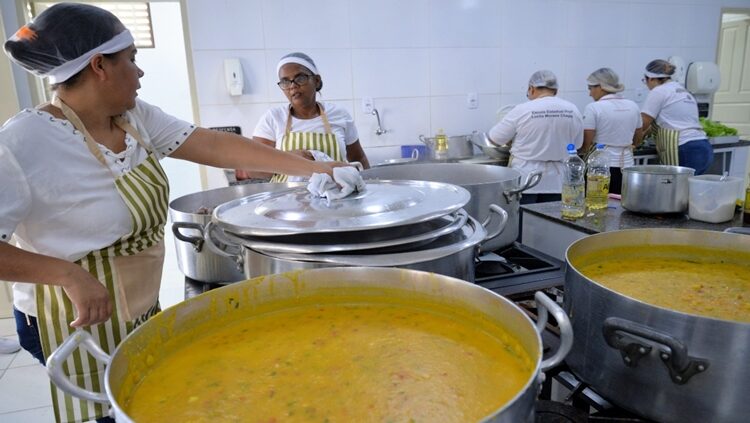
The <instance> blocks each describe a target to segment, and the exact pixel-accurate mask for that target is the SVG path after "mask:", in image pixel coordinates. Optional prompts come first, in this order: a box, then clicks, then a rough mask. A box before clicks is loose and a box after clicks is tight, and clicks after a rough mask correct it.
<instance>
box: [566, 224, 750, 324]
mask: <svg viewBox="0 0 750 423" xmlns="http://www.w3.org/2000/svg"><path fill="white" fill-rule="evenodd" d="M639 232H641V233H648V232H656V233H657V234H659V235H662V234H663V236H659V235H657V236H654V237H653V240H656V241H659V240H665V239H671V238H668V236H669V235H674V234H678V235H679V234H681V233H691V232H697V233H701V234H702V235H704V236H709V235H718V236H727V237H728V238H734V239H735V240H742V239H744V238H742V237H745V236H747V235H743V234H736V233H727V232H717V231H710V230H704V229H666V228H652V229H622V230H618V231H610V232H601V233H598V234H594V235H589V236H586V237H584V238H581V239H579V240H577V241H575V242H573V243H572V244H570V245H569V246H568V248H567V249H566V250H565V262H566V264H567V265H568V267H567V270H566V272H568V271H574V272H576V273H577V274H578V275H579V276H580V277H581V278H583V279H584V280H586V282H588V283H590V284H592V285H595V286H596V287H598V288H599V289H602V290H605V291H607V292H610V293H612V294H614V295H616V296H617V297H620V298H624V299H626V300H629V301H633V302H635V303H638V304H639V305H641V306H645V307H652V308H655V309H658V310H660V311H662V312H665V313H669V314H674V315H677V316H679V317H691V318H697V319H708V320H711V321H713V322H715V323H718V324H728V325H742V326H750V323H748V322H738V321H735V320H725V319H719V318H717V317H711V316H703V315H699V314H693V313H687V312H684V311H679V310H674V309H671V308H666V307H663V306H659V305H655V304H651V303H648V302H645V301H643V300H640V299H638V298H633V297H631V296H628V295H625V294H623V293H621V292H619V291H616V290H614V289H612V288H609V287H607V286H604V285H602V284H600V283H599V282H597V281H595V280H593V279H591V278H589V277H588V276H586V275H584V274H583V273H581V272H580V271H579V270H578V268H577V267H576V266H575V265H574V264H573V263H572V262H571V260H570V255H571V254H574V253H575V251H571V250H574V249H575V248H576V247H580V245H581V244H584V243H588V242H596V240H597V239H599V238H604V239H605V240H606V239H607V238H611V237H613V236H617V234H623V233H639ZM608 235H609V236H608ZM738 237H739V238H738ZM587 240H588V241H587ZM674 244H675V242H674V241H673V242H664V243H660V242H654V243H653V244H651V245H674ZM605 245H606V244H605ZM606 248H611V245H608V246H606V247H603V248H602V249H606ZM748 252H750V249H749V250H748ZM567 283H568V278H567V277H566V278H565V284H567Z"/></svg>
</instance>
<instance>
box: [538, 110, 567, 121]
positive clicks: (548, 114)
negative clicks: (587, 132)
mask: <svg viewBox="0 0 750 423" xmlns="http://www.w3.org/2000/svg"><path fill="white" fill-rule="evenodd" d="M531 118H532V119H537V118H568V119H573V111H572V110H570V109H568V110H545V111H541V110H539V111H532V112H531Z"/></svg>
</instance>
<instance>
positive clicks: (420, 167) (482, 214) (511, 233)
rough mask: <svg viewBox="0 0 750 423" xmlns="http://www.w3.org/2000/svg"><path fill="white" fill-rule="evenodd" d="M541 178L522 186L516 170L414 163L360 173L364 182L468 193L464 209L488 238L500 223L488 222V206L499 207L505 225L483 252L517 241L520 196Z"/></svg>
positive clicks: (533, 177) (534, 177) (535, 175)
mask: <svg viewBox="0 0 750 423" xmlns="http://www.w3.org/2000/svg"><path fill="white" fill-rule="evenodd" d="M541 176H542V174H541V173H540V172H534V173H532V174H530V175H529V177H528V178H527V179H526V181H524V182H523V183H522V182H521V173H520V172H518V171H517V170H514V169H510V168H507V167H502V166H491V165H478V164H465V163H415V164H404V165H398V166H383V167H378V168H376V169H368V170H365V171H364V172H362V177H363V178H365V179H394V180H401V179H406V180H409V179H411V180H417V181H432V182H447V183H450V184H455V185H460V186H462V187H464V188H466V189H467V190H468V191H469V192H470V193H471V200H470V201H469V203H468V204H466V205H465V206H464V209H465V210H466V211H467V212H469V214H470V215H471V216H472V217H474V218H475V219H477V220H479V221H480V222H483V223H484V224H485V225H486V229H487V232H489V233H491V234H492V233H495V232H497V229H498V227H499V225H500V221H499V220H497V219H494V218H492V219H490V218H491V217H493V216H492V214H491V212H490V205H492V204H496V205H498V206H500V207H501V208H502V209H504V210H505V211H506V212H507V213H508V223H507V224H506V225H505V229H504V230H503V231H502V232H501V233H499V234H498V235H496V236H494V237H492V238H489V239H487V240H486V241H484V242H483V243H482V249H483V250H485V251H491V250H495V249H498V248H500V247H503V246H506V245H509V244H512V243H513V241H515V240H516V238H518V227H519V220H518V216H519V211H518V208H519V206H520V199H521V193H522V192H524V191H525V190H527V189H529V188H531V187H534V186H536V184H538V183H539V180H540V179H541Z"/></svg>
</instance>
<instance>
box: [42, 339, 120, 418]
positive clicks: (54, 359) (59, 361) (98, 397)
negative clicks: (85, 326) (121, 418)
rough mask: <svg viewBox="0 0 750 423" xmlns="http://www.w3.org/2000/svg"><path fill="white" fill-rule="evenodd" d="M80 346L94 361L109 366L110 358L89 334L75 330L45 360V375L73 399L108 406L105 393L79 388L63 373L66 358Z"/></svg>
mask: <svg viewBox="0 0 750 423" xmlns="http://www.w3.org/2000/svg"><path fill="white" fill-rule="evenodd" d="M82 346H83V347H85V349H86V350H87V351H88V352H89V353H90V354H91V355H92V356H94V358H95V359H96V360H98V361H101V362H103V363H104V364H106V365H109V362H110V356H109V355H108V354H107V353H106V352H104V350H102V348H101V347H100V346H99V345H98V344H97V343H96V341H94V338H92V337H91V334H89V333H88V332H86V331H84V330H82V329H76V331H75V332H73V334H71V335H70V336H69V337H68V339H66V340H65V341H63V343H62V344H60V346H59V347H57V349H56V350H55V351H52V354H50V356H49V357H48V358H47V364H46V365H45V366H46V368H47V374H48V375H49V378H50V379H52V382H54V383H55V385H57V387H58V388H60V389H61V390H63V391H64V392H66V393H68V394H70V395H73V396H74V397H77V398H82V399H85V400H87V401H94V402H99V403H102V404H106V405H110V402H109V399H108V398H107V394H106V393H104V392H93V391H89V390H86V389H84V388H81V387H80V386H78V385H76V384H74V383H73V382H71V381H70V379H69V378H68V376H67V375H65V373H64V372H63V365H64V364H65V362H66V361H67V360H68V358H70V355H71V354H72V353H73V351H75V350H76V349H78V348H80V347H82Z"/></svg>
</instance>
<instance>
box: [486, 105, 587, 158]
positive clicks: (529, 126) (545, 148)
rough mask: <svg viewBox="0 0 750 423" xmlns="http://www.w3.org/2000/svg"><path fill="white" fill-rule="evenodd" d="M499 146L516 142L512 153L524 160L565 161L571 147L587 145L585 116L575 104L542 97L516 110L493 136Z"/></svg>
mask: <svg viewBox="0 0 750 423" xmlns="http://www.w3.org/2000/svg"><path fill="white" fill-rule="evenodd" d="M489 136H490V139H492V140H493V141H494V142H495V143H497V144H505V143H507V142H508V141H510V140H513V145H512V146H511V149H510V153H511V155H512V156H513V157H514V159H515V158H519V159H523V160H527V161H529V160H539V161H562V160H564V159H565V157H567V155H568V153H567V151H568V150H567V146H568V144H571V143H572V144H575V146H576V148H579V147H580V146H581V144H583V123H582V119H581V113H580V112H578V108H577V107H576V106H575V105H574V104H573V103H571V102H569V101H566V100H563V99H561V98H557V97H541V98H537V99H535V100H531V101H527V102H526V103H522V104H519V105H518V106H516V107H514V108H513V109H512V110H511V111H510V112H508V114H507V115H505V117H504V118H503V120H502V121H500V123H498V124H497V125H495V126H493V127H492V129H490V132H489Z"/></svg>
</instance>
